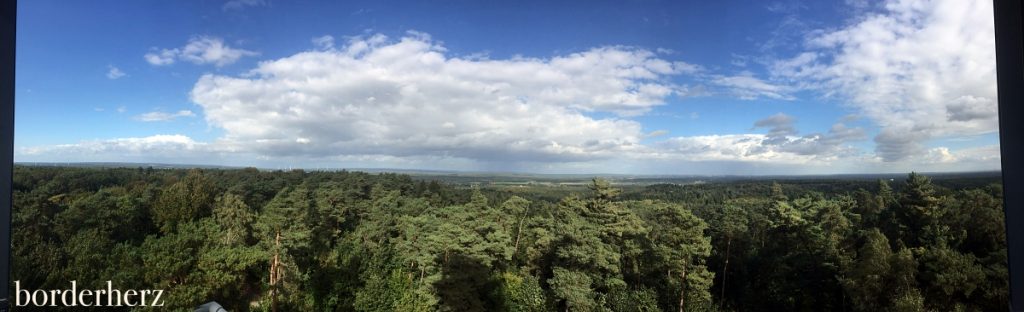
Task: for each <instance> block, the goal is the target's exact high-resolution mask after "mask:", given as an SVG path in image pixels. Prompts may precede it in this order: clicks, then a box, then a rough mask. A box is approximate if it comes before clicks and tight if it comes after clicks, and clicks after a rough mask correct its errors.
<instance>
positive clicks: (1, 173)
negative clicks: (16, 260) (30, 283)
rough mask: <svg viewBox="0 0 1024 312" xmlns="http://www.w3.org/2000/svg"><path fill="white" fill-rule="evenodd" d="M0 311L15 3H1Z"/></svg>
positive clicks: (7, 228) (10, 166) (4, 296)
mask: <svg viewBox="0 0 1024 312" xmlns="http://www.w3.org/2000/svg"><path fill="white" fill-rule="evenodd" d="M0 6H2V7H0V47H2V48H0V64H2V65H0V75H2V77H0V311H3V312H6V311H8V309H10V300H9V299H10V298H9V296H10V285H11V280H10V278H11V276H10V274H11V208H12V204H13V201H12V200H13V198H12V196H13V192H14V188H13V186H14V185H13V178H14V175H13V173H14V171H13V170H14V53H15V52H14V51H15V47H14V44H15V36H16V35H17V30H16V27H17V24H18V23H17V16H18V9H17V8H18V1H17V0H3V4H0Z"/></svg>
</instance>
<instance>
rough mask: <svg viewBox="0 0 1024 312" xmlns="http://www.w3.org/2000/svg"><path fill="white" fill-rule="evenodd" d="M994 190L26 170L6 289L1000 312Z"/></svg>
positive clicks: (184, 301) (466, 304)
mask: <svg viewBox="0 0 1024 312" xmlns="http://www.w3.org/2000/svg"><path fill="white" fill-rule="evenodd" d="M989 182H998V181H997V180H990V181H982V180H977V179H975V180H971V179H953V178H943V179H939V178H936V180H932V179H930V178H928V177H925V176H923V175H919V174H916V173H911V174H909V175H908V176H907V178H906V179H905V181H903V182H902V183H893V184H892V186H890V183H888V182H887V180H873V179H847V180H807V181H804V180H780V181H778V182H766V181H763V180H743V181H729V182H713V183H703V184H688V185H670V184H659V185H651V186H626V187H625V188H623V189H620V188H618V187H617V185H613V183H612V182H609V181H607V180H602V179H595V180H593V181H592V183H590V184H589V185H576V186H566V187H561V186H530V187H525V188H512V187H486V186H485V187H473V188H467V187H461V186H459V185H453V184H446V183H439V182H437V181H416V180H414V179H413V178H411V177H409V176H404V175H396V174H367V173H361V172H348V171H341V172H304V171H301V170H298V171H289V172H282V171H276V172H265V171H259V170H256V169H252V168H248V169H243V170H202V171H200V170H188V171H186V170H156V169H151V168H137V169H84V168H47V167H31V168H30V167H21V166H19V167H17V168H16V174H15V196H14V213H13V215H12V217H13V226H14V231H12V235H13V237H14V239H13V241H14V242H15V243H14V244H12V252H13V257H14V260H15V261H14V268H13V270H12V276H13V277H14V279H15V280H20V281H21V282H22V285H23V286H25V287H30V288H39V289H62V288H64V287H67V285H68V283H69V282H70V281H71V280H77V281H78V282H79V285H86V286H88V287H98V286H100V285H99V284H100V283H103V282H105V281H106V280H111V281H112V282H113V283H114V284H115V286H116V287H120V288H123V289H129V288H131V289H164V290H166V291H167V294H166V296H167V298H166V301H165V302H166V303H167V304H168V306H167V307H168V308H171V309H178V310H187V309H190V308H192V307H194V306H196V305H198V304H201V303H203V302H207V301H210V300H216V301H218V302H220V303H221V304H223V305H225V306H226V307H227V308H228V309H229V310H231V311H250V310H254V311H273V310H274V309H275V306H276V309H277V310H279V311H553V310H554V311H680V310H685V311H756V310H773V311H925V310H936V311H946V310H964V311H994V310H999V309H1004V308H1005V302H1006V300H1007V292H1008V281H1007V268H1006V238H1005V224H1004V222H1003V214H1002V209H1003V207H1002V190H1001V187H999V185H998V184H994V185H990V186H986V184H985V183H989ZM24 242H30V243H24ZM271 276H274V278H273V281H272V280H271Z"/></svg>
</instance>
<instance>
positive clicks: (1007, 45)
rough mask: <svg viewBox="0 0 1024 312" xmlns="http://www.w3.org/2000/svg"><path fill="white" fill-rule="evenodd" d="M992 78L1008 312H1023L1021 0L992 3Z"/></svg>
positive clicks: (1023, 41)
mask: <svg viewBox="0 0 1024 312" xmlns="http://www.w3.org/2000/svg"><path fill="white" fill-rule="evenodd" d="M993 3H994V5H993V11H994V14H995V19H994V20H995V31H996V73H997V74H996V76H997V83H998V89H999V93H998V94H999V101H998V102H999V104H998V107H999V150H1000V154H1001V158H1000V159H1001V162H1002V173H1003V210H1004V213H1005V215H1006V247H1007V262H1008V263H1007V264H1008V270H1009V275H1010V276H1009V280H1010V285H1009V286H1010V293H1009V299H1010V302H1009V308H1010V311H1024V226H1021V225H1024V222H1022V221H1024V210H1022V209H1021V205H1022V202H1021V199H1022V198H1024V197H1021V196H1022V194H1024V179H1022V178H1024V163H1022V162H1021V159H1024V153H1022V152H1021V148H1020V143H1021V142H1020V141H1021V140H1020V138H1024V123H1021V122H1020V121H1019V120H1016V118H1014V117H1019V116H1024V106H1021V105H1022V104H1024V29H1022V23H1021V20H1022V16H1024V11H1022V6H1021V0H993Z"/></svg>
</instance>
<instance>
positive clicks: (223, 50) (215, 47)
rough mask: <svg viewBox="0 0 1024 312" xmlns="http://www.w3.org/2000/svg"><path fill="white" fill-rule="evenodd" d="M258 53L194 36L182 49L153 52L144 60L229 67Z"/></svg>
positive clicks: (220, 40)
mask: <svg viewBox="0 0 1024 312" xmlns="http://www.w3.org/2000/svg"><path fill="white" fill-rule="evenodd" d="M255 55H259V53H256V52H253V51H248V50H243V49H235V48H232V47H229V46H228V45H226V44H224V40H223V39H221V38H217V37H210V36H196V37H192V39H189V41H188V43H186V44H185V46H184V47H181V48H177V49H162V50H159V51H157V50H155V49H154V50H153V52H150V53H147V54H146V55H145V59H146V61H147V62H149V63H150V64H152V65H156V66H162V65H170V64H174V62H175V60H183V61H187V62H191V63H193V64H197V65H204V64H213V65H214V66H217V67H222V66H225V65H230V64H232V63H235V62H237V61H238V60H239V59H241V58H242V57H245V56H255Z"/></svg>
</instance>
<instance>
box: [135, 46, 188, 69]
mask: <svg viewBox="0 0 1024 312" xmlns="http://www.w3.org/2000/svg"><path fill="white" fill-rule="evenodd" d="M178 53H180V52H179V51H178V49H169V50H168V49H162V50H159V51H157V50H156V49H153V52H149V53H146V55H144V56H143V57H144V58H145V59H146V62H148V63H149V64H150V65H154V66H164V65H171V64H174V58H175V57H177V56H178Z"/></svg>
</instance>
